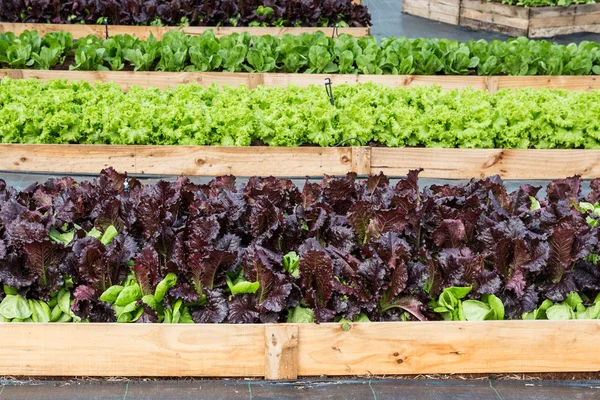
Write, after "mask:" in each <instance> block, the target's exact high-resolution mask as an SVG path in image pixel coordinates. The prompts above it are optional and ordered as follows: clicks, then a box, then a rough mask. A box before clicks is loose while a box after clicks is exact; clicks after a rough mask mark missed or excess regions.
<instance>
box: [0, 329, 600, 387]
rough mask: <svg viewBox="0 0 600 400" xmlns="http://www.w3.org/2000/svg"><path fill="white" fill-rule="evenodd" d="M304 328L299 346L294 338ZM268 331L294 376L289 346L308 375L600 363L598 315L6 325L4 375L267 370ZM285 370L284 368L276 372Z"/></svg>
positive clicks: (575, 368)
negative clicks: (343, 321)
mask: <svg viewBox="0 0 600 400" xmlns="http://www.w3.org/2000/svg"><path fill="white" fill-rule="evenodd" d="M296 330H297V332H298V335H297V336H296V337H295V339H297V341H298V344H297V347H295V341H294V339H291V336H292V335H295V332H296ZM267 331H269V332H277V335H280V336H281V335H282V336H283V338H284V340H283V341H281V342H279V341H278V343H277V344H276V345H272V348H273V349H275V348H276V347H279V346H282V347H286V345H285V343H288V345H287V348H286V349H283V348H282V349H281V355H282V357H283V358H286V361H284V365H288V366H289V370H290V371H291V372H290V375H289V376H293V375H294V374H295V371H293V369H294V366H293V364H295V361H294V357H295V355H293V354H292V355H290V351H291V352H292V353H293V352H296V353H297V364H296V371H297V374H298V375H300V376H320V375H328V376H336V375H342V376H347V375H367V374H368V375H399V374H426V373H432V374H433V373H526V372H540V373H541V372H586V371H598V370H600V347H598V346H597V345H596V342H597V338H598V337H599V335H600V321H598V320H587V321H584V320H579V321H578V320H574V321H485V322H442V321H433V322H373V323H352V324H350V329H349V330H346V331H344V330H343V329H342V324H339V323H337V324H336V323H329V324H320V325H317V324H297V325H296V324H280V325H234V324H198V325H187V324H181V325H177V324H173V325H171V324H98V323H95V324H39V323H0V342H2V343H3V347H2V357H1V358H0V372H1V373H2V375H9V376H201V377H226V376H228V377H236V376H247V377H253V376H256V377H258V376H264V374H265V373H266V372H267V369H268V367H267V365H266V361H267V357H266V356H265V335H266V332H267ZM290 332H291V333H290ZM441 332H443V334H441ZM269 337H270V338H271V339H272V335H271V336H269ZM286 338H288V339H290V340H285V339H286ZM280 343H281V344H280ZM277 351H279V350H277ZM277 351H276V352H275V353H274V354H278V353H277ZM286 354H287V355H286ZM280 358H281V357H280ZM280 367H281V362H280V363H279V366H277V368H278V369H279V368H280ZM267 373H270V372H267ZM285 373H286V372H285V371H283V372H281V371H280V375H279V376H278V377H284V376H285Z"/></svg>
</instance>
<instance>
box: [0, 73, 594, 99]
mask: <svg viewBox="0 0 600 400" xmlns="http://www.w3.org/2000/svg"><path fill="white" fill-rule="evenodd" d="M3 77H8V78H12V79H40V80H42V81H47V80H51V79H69V80H73V81H87V82H90V83H94V82H96V81H101V82H114V83H116V84H118V85H120V86H121V87H122V88H123V89H124V90H127V89H128V88H129V87H130V86H133V85H137V86H142V87H151V86H152V87H158V88H160V89H165V88H168V87H171V88H174V87H176V86H177V85H180V84H182V83H190V82H195V83H197V84H199V85H203V86H210V85H211V84H213V83H217V84H219V85H229V86H239V85H246V86H248V87H250V88H255V87H257V86H258V85H265V86H268V87H285V86H288V85H296V86H308V85H322V84H323V82H324V80H325V78H329V79H331V81H332V83H333V84H334V85H341V84H356V83H366V82H373V83H377V84H382V85H388V86H391V87H403V86H406V87H410V86H419V85H428V86H432V85H439V86H441V87H442V88H443V89H445V90H452V89H463V88H467V87H471V88H474V89H480V90H487V91H489V92H491V93H496V92H497V91H498V90H500V89H507V88H534V89H540V88H555V89H567V90H586V91H589V90H595V89H600V76H597V75H585V76H451V75H446V76H443V75H433V76H427V75H363V74H353V75H351V74H330V75H328V74H284V73H243V72H234V73H230V72H131V71H107V72H101V71H43V70H33V69H0V78H3Z"/></svg>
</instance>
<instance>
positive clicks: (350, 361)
mask: <svg viewBox="0 0 600 400" xmlns="http://www.w3.org/2000/svg"><path fill="white" fill-rule="evenodd" d="M299 327H300V338H301V340H300V345H299V349H298V350H299V353H300V365H299V368H298V373H299V375H301V376H311V375H320V374H322V373H325V374H327V375H371V374H375V375H381V374H385V375H397V374H398V375H399V374H427V373H451V374H452V373H510V372H567V371H582V372H583V371H598V370H600V347H598V346H597V345H596V341H597V338H598V335H600V321H560V322H559V321H485V322H399V323H387V322H379V323H363V324H360V323H356V324H352V326H351V329H350V330H349V331H347V332H344V331H343V330H342V329H341V326H340V324H321V325H311V324H304V325H300V326H299Z"/></svg>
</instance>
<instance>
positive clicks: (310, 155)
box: [136, 146, 600, 177]
mask: <svg viewBox="0 0 600 400" xmlns="http://www.w3.org/2000/svg"><path fill="white" fill-rule="evenodd" d="M136 155H137V157H136V172H137V173H140V174H174V175H180V174H184V175H202V176H215V175H227V174H231V175H237V176H269V175H275V176H298V177H303V176H306V175H317V176H319V175H324V174H329V175H344V174H346V173H348V172H351V171H352V170H353V169H352V168H353V164H354V163H353V160H352V155H353V153H352V149H351V148H349V147H336V148H321V147H300V148H294V147H266V146H263V147H217V146H213V147H210V146H206V147H202V146H197V147H194V146H138V147H137V149H136ZM599 176H600V175H599Z"/></svg>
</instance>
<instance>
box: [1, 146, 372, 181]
mask: <svg viewBox="0 0 600 400" xmlns="http://www.w3.org/2000/svg"><path fill="white" fill-rule="evenodd" d="M354 154H357V156H359V155H360V154H361V153H360V152H357V151H356V150H353V149H352V148H350V147H335V148H324V147H268V146H252V147H221V146H133V145H132V146H120V145H61V144H58V145H31V144H4V145H0V170H3V171H29V172H61V173H98V172H100V171H101V170H102V169H104V168H106V167H109V166H112V167H114V168H115V169H117V170H118V171H120V172H129V173H138V174H173V175H181V174H185V175H197V176H215V175H227V174H232V175H238V176H255V175H257V176H268V175H277V176H306V175H324V174H329V175H344V174H346V173H348V172H352V171H353V168H356V169H357V170H356V171H355V172H358V173H367V172H366V169H365V168H367V167H368V166H367V167H366V166H365V165H364V161H357V160H354V161H353V155H354ZM82 160H85V162H82Z"/></svg>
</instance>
